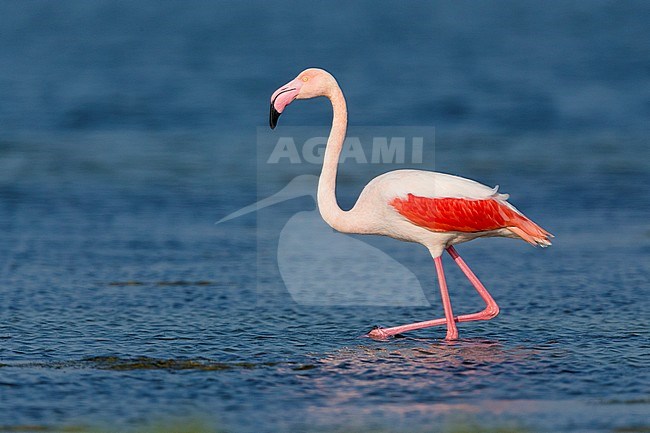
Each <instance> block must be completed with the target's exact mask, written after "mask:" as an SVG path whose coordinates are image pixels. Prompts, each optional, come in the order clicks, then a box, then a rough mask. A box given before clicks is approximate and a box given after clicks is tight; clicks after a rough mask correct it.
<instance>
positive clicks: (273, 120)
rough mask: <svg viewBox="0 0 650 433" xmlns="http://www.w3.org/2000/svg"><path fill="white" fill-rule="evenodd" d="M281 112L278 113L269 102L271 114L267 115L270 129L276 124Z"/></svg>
mask: <svg viewBox="0 0 650 433" xmlns="http://www.w3.org/2000/svg"><path fill="white" fill-rule="evenodd" d="M280 114H281V113H278V110H276V109H275V107H274V106H273V104H271V114H270V115H269V126H270V127H271V129H275V127H276V125H277V124H278V118H279V117H280Z"/></svg>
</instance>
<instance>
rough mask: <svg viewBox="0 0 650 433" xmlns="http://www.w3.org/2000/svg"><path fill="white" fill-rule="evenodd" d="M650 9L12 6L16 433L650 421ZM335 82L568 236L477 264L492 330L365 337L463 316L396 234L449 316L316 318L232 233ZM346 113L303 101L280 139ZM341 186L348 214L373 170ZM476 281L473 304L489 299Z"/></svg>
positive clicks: (1, 387)
mask: <svg viewBox="0 0 650 433" xmlns="http://www.w3.org/2000/svg"><path fill="white" fill-rule="evenodd" d="M649 15H650V5H649V4H648V3H646V2H642V1H637V2H635V1H629V2H610V1H593V2H581V1H551V2H536V3H533V2H518V1H497V2H470V1H455V2H451V1H449V2H431V3H430V4H429V3H426V4H425V3H418V4H416V5H409V7H406V6H404V5H401V4H396V3H394V2H371V1H360V2H354V3H350V4H330V3H322V4H309V3H307V2H285V1H274V2H208V1H205V2H200V1H138V2H126V1H124V2H122V1H81V0H79V1H71V0H67V1H58V2H47V1H4V2H2V3H0V29H1V30H0V33H1V36H0V426H9V427H7V428H11V427H12V426H14V427H15V426H22V425H36V426H46V427H50V428H59V427H63V426H71V425H72V426H74V425H78V424H85V425H87V424H90V425H100V426H101V425H106V424H108V425H111V426H114V425H116V424H117V425H121V426H125V427H133V426H137V425H139V423H142V422H145V423H146V422H150V421H151V420H154V421H155V420H158V419H166V417H169V416H176V415H178V416H182V417H187V416H190V417H194V416H196V417H198V418H199V419H206V420H207V423H208V424H209V425H217V426H226V427H228V428H230V429H232V430H234V431H259V428H260V426H261V425H264V427H265V431H266V430H268V431H287V430H290V429H294V430H295V429H296V428H299V427H300V426H307V427H308V428H315V427H316V426H322V427H324V428H332V429H333V428H337V427H341V428H350V426H358V427H360V428H376V427H377V428H379V427H381V428H387V429H402V430H408V431H413V430H414V429H416V430H417V429H418V428H419V429H430V428H431V429H436V428H444V427H445V426H446V425H447V424H448V423H453V422H454V420H456V419H458V418H459V417H460V418H463V417H470V418H473V417H476V418H477V419H479V420H481V421H480V422H481V423H487V424H494V425H501V423H504V422H505V423H508V425H509V424H510V423H514V424H515V425H522V426H524V427H529V428H531V429H532V430H533V431H611V429H614V428H632V427H635V426H636V427H635V428H638V426H639V425H641V428H646V429H647V421H646V419H647V418H644V414H645V415H647V412H648V400H647V395H648V390H649V389H648V388H649V378H648V371H649V369H648V361H647V360H648V359H649V358H648V355H649V354H648V350H649V348H650V339H649V334H648V326H649V325H650V324H649V323H648V314H647V311H648V308H650V306H649V305H648V299H649V298H648V296H647V295H648V288H649V287H650V281H649V277H648V275H649V272H650V267H649V263H650V261H649V260H648V259H649V258H650V226H649V225H648V214H649V211H650V195H649V194H648V192H649V191H648V185H650V152H649V150H648V149H649V147H648V133H649V123H648V118H650V79H649V77H650V43H649V42H648V41H650V27H649V26H648V25H647V16H649ZM311 66H317V67H323V68H325V69H328V70H329V71H330V72H332V73H333V74H334V75H335V76H336V77H337V79H338V80H339V83H340V84H341V86H342V87H343V89H344V91H345V93H346V96H347V99H348V105H349V110H350V121H351V123H353V124H355V125H382V126H390V125H421V126H434V127H435V128H436V149H435V169H437V170H440V171H445V172H452V173H455V174H459V175H462V176H466V177H470V178H474V179H477V180H479V181H481V182H483V183H486V184H488V185H494V184H497V183H498V184H500V185H501V188H502V190H504V191H505V192H508V193H510V194H511V196H512V199H513V202H514V203H515V204H516V205H517V206H518V207H519V208H521V209H522V210H524V211H525V212H526V213H527V214H529V216H531V217H532V218H533V219H535V220H536V221H537V222H538V223H540V224H541V225H542V226H544V227H545V228H547V229H548V230H550V231H551V232H553V233H554V234H555V235H556V236H557V238H556V242H555V245H554V246H553V247H552V248H551V249H549V250H545V251H543V252H540V251H539V250H534V249H532V248H530V247H528V246H527V245H525V244H523V243H516V242H513V241H507V240H485V241H479V242H476V243H473V244H470V245H467V246H461V247H460V248H459V250H460V252H461V254H464V257H465V258H466V259H467V261H468V263H470V264H471V265H472V267H473V268H474V269H475V271H476V272H477V273H478V274H479V275H480V276H481V277H482V279H483V281H484V282H485V284H486V285H487V286H488V288H491V289H492V291H493V293H494V295H495V297H496V299H497V301H498V302H499V303H500V305H501V307H502V315H501V316H499V317H498V318H497V319H495V320H493V321H491V322H489V323H484V324H470V325H465V326H461V336H463V337H466V338H467V339H466V340H463V341H462V342H460V343H458V344H456V345H452V346H449V345H445V344H443V343H440V342H439V341H438V340H437V339H438V338H441V337H442V336H443V330H433V331H427V332H421V333H416V334H417V335H415V336H417V337H421V338H422V339H421V340H414V339H405V340H395V341H392V342H389V343H376V342H372V341H369V340H364V339H358V338H357V336H358V335H359V334H361V333H363V332H365V331H367V329H369V327H370V326H371V325H373V324H375V323H382V324H385V325H391V324H398V323H404V322H408V321H410V320H420V319H426V318H429V317H433V316H436V317H437V316H439V315H440V314H441V308H439V307H440V305H439V304H438V300H437V297H436V290H435V279H434V277H433V269H432V266H431V264H430V259H429V258H428V257H427V255H426V252H425V251H424V250H422V249H421V248H418V247H416V246H414V245H403V244H400V243H398V242H396V241H395V242H393V243H387V244H384V245H386V248H389V249H390V251H391V253H392V254H394V255H395V257H398V258H400V259H403V260H402V261H403V262H404V263H407V264H408V266H411V267H412V268H413V269H414V271H415V272H416V273H418V275H425V276H426V275H428V276H429V278H430V280H429V282H430V283H431V286H430V288H429V291H427V295H428V296H429V299H430V300H431V303H432V304H433V307H434V309H433V311H432V310H431V309H423V308H375V309H370V308H365V309H364V308H347V309H346V308H337V309H328V308H311V309H310V308H305V307H302V306H300V305H296V304H294V303H292V302H291V300H290V298H288V297H287V296H286V293H285V292H283V286H282V281H281V280H279V278H278V277H277V269H276V268H275V267H274V266H273V264H269V265H265V264H260V265H259V266H258V264H257V263H256V257H257V254H256V248H257V247H258V245H260V244H259V243H258V241H259V240H260V239H261V240H262V244H264V242H266V241H268V242H269V243H270V244H273V241H274V240H275V239H276V238H277V232H276V231H274V230H271V229H268V228H265V227H257V226H256V225H255V217H254V216H252V215H251V216H249V217H245V218H242V219H240V220H233V221H231V222H229V224H230V225H228V226H221V225H219V226H215V225H214V224H213V223H214V221H216V220H218V219H219V218H221V217H222V216H224V215H226V214H228V213H230V212H232V211H235V210H237V209H239V208H240V207H242V206H244V205H247V204H249V203H251V202H253V201H255V200H256V199H257V197H256V195H257V194H256V191H257V179H258V176H259V175H260V173H259V172H258V170H259V169H260V168H259V167H258V166H257V164H256V155H257V149H256V131H257V129H256V128H257V127H260V126H262V127H263V126H265V125H266V124H267V117H266V116H267V114H268V102H269V97H270V95H271V93H272V92H273V91H274V90H275V89H276V88H277V87H279V86H280V85H282V84H284V83H285V82H287V81H288V80H290V79H292V78H293V77H294V76H295V75H296V74H297V73H298V72H300V71H301V70H302V69H304V68H306V67H311ZM329 116H330V115H329V107H328V105H327V104H326V103H325V102H324V101H313V102H309V103H307V102H302V103H300V104H298V103H296V104H295V106H294V105H292V106H291V107H290V108H289V109H288V110H287V112H286V114H285V115H283V117H282V118H281V120H280V122H281V123H280V125H279V127H278V128H279V129H281V128H282V127H283V126H290V125H327V123H328V121H329ZM431 168H434V167H431ZM341 180H342V184H341V189H340V201H341V203H343V204H344V205H345V206H349V205H351V204H352V203H353V202H354V198H355V196H356V194H358V192H359V191H360V189H361V188H362V186H363V185H364V184H365V183H366V182H367V181H368V180H369V179H368V178H367V177H365V175H364V174H363V173H356V174H355V173H354V172H350V171H348V172H345V173H344V175H343V176H342V177H341ZM281 186H282V185H281V184H279V185H278V189H279V188H280V187H281ZM304 206H307V207H308V206H310V204H309V203H308V202H306V201H304V200H303V201H296V202H289V203H287V204H286V206H285V207H279V208H277V209H276V210H275V212H277V213H278V214H279V217H278V218H279V221H282V218H285V219H288V218H289V217H290V216H291V215H293V214H294V213H295V212H296V211H297V210H300V209H301V208H302V207H304ZM351 266H353V264H351ZM450 272H451V275H450V287H451V288H452V289H451V290H452V297H453V298H454V302H455V305H459V309H461V310H462V309H472V308H475V307H476V306H477V305H476V299H475V295H473V294H472V292H471V290H470V289H469V288H467V287H466V283H465V282H464V280H463V279H462V278H461V277H460V276H459V275H458V274H454V273H453V272H454V271H450ZM260 276H261V280H262V281H265V278H266V281H267V284H268V285H267V286H264V287H262V288H263V289H264V290H260V287H259V280H260V278H259V277H260ZM426 282H427V281H424V280H423V284H424V283H426ZM425 288H426V286H425ZM396 296H399V294H396ZM97 357H101V358H97ZM140 357H146V358H140ZM161 360H163V361H161ZM165 362H166V363H165ZM495 414H496V415H495ZM483 415H486V416H488V418H486V420H485V419H483V418H481V417H482V416H483ZM644 423H645V424H644ZM644 425H645V427H643V426H644ZM2 428H3V427H0V430H2ZM109 430H110V428H109Z"/></svg>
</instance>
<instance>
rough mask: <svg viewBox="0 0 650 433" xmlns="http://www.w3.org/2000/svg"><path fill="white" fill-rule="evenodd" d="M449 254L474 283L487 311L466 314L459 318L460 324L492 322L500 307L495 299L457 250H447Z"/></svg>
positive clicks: (452, 248)
mask: <svg viewBox="0 0 650 433" xmlns="http://www.w3.org/2000/svg"><path fill="white" fill-rule="evenodd" d="M447 252H448V253H449V255H450V256H451V257H452V258H453V259H454V261H455V262H456V264H457V265H458V267H459V268H460V270H461V271H463V273H464V274H465V276H466V277H467V279H468V280H469V281H470V282H471V283H472V285H473V286H474V288H475V289H476V291H477V292H478V294H479V296H480V297H481V298H482V299H483V301H484V302H485V305H486V306H485V309H484V310H483V311H480V312H478V313H474V314H465V315H464V316H458V321H459V322H471V321H473V320H490V319H494V318H495V317H496V316H497V315H498V314H499V306H498V305H497V303H496V302H495V301H494V298H492V296H491V295H490V293H489V292H488V291H487V289H486V288H485V286H484V285H483V283H481V281H480V280H479V279H478V277H477V276H476V275H474V272H472V270H471V269H470V268H469V266H467V263H465V261H464V260H463V259H462V258H461V257H460V256H459V255H458V253H457V252H456V249H455V248H454V247H453V246H452V247H449V248H447Z"/></svg>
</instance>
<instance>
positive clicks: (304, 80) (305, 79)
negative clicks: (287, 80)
mask: <svg viewBox="0 0 650 433" xmlns="http://www.w3.org/2000/svg"><path fill="white" fill-rule="evenodd" d="M301 80H302V81H303V82H304V83H306V82H307V81H309V77H308V76H306V75H305V76H304V77H302V78H301Z"/></svg>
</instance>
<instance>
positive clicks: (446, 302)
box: [368, 246, 499, 340]
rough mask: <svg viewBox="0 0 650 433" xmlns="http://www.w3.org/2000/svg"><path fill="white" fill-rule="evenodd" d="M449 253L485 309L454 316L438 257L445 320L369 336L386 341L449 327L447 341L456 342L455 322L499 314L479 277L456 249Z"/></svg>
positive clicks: (380, 331) (427, 321) (437, 269)
mask: <svg viewBox="0 0 650 433" xmlns="http://www.w3.org/2000/svg"><path fill="white" fill-rule="evenodd" d="M447 252H448V253H449V255H450V256H451V257H452V259H454V262H456V264H457V265H458V267H459V268H460V269H461V271H463V273H464V274H465V276H466V277H467V279H468V280H469V281H470V282H471V283H472V285H473V286H474V288H475V289H476V291H477V292H478V294H479V296H480V297H481V299H483V301H484V302H485V304H486V307H485V309H483V310H482V311H479V312H478V313H472V314H463V315H460V316H456V317H454V316H453V312H452V309H451V301H450V299H449V293H448V291H447V282H446V280H445V275H444V272H443V270H442V258H441V257H436V258H435V259H434V261H435V264H436V271H437V272H438V280H439V283H440V294H441V296H442V303H443V307H444V309H445V318H444V319H434V320H426V321H424V322H416V323H410V324H408V325H401V326H394V327H391V328H376V329H373V330H372V331H370V332H369V333H368V336H369V337H371V338H375V339H379V340H385V339H387V338H389V337H391V336H393V335H396V334H401V333H403V332H408V331H415V330H416V329H423V328H430V327H432V326H440V325H445V324H446V325H447V336H446V339H447V340H455V339H457V338H458V330H457V329H456V323H455V322H472V321H476V320H490V319H492V318H494V317H495V316H496V315H497V314H499V306H498V305H497V303H496V302H495V301H494V299H493V298H492V296H491V295H490V293H489V292H488V291H487V289H486V288H485V286H484V285H483V283H481V281H480V280H479V279H478V277H477V276H476V275H475V274H474V272H472V270H471V269H470V268H469V266H467V263H465V261H464V260H463V259H462V258H461V257H460V256H459V255H458V252H456V249H455V248H454V247H453V246H450V247H448V248H447Z"/></svg>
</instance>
